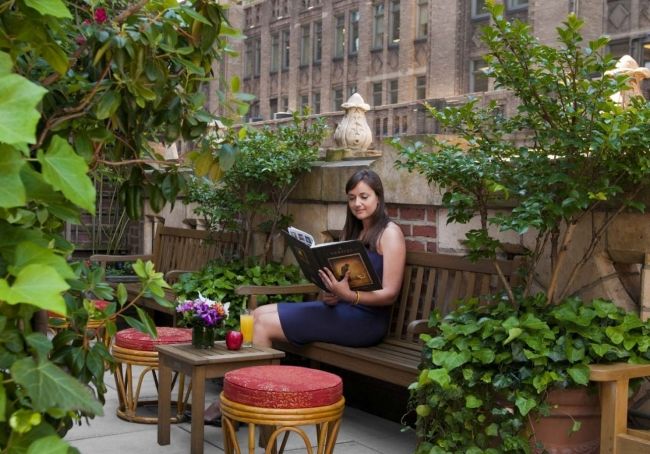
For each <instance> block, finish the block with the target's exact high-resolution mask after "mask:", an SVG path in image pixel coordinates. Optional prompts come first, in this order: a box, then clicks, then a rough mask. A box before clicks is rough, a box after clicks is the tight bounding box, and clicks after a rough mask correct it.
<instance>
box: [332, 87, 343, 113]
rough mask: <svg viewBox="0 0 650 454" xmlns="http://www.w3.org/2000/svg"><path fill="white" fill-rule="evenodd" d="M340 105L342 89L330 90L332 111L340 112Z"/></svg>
mask: <svg viewBox="0 0 650 454" xmlns="http://www.w3.org/2000/svg"><path fill="white" fill-rule="evenodd" d="M341 104H343V89H342V88H335V89H334V90H332V110H333V111H337V110H341V109H342V107H341Z"/></svg>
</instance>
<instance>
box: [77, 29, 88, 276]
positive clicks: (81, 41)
mask: <svg viewBox="0 0 650 454" xmlns="http://www.w3.org/2000/svg"><path fill="white" fill-rule="evenodd" d="M74 40H75V42H76V43H77V44H78V45H80V46H83V45H84V44H86V38H85V37H84V36H83V35H77V37H76V38H75V39H74ZM88 266H90V263H89V264H88Z"/></svg>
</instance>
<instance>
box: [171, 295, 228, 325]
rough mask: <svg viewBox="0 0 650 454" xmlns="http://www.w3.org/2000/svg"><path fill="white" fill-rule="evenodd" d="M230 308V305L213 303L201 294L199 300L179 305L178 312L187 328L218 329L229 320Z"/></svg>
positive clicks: (187, 301) (183, 302)
mask: <svg viewBox="0 0 650 454" xmlns="http://www.w3.org/2000/svg"><path fill="white" fill-rule="evenodd" d="M229 307H230V303H225V304H223V303H221V302H219V301H212V300H211V299H209V298H206V297H204V296H203V295H201V294H200V293H199V296H198V298H195V299H193V300H185V301H182V302H180V303H178V305H177V306H176V312H178V314H179V315H180V316H181V321H182V323H183V324H184V325H185V326H207V327H216V326H217V325H218V324H219V323H220V322H221V321H222V320H225V319H226V318H228V308H229Z"/></svg>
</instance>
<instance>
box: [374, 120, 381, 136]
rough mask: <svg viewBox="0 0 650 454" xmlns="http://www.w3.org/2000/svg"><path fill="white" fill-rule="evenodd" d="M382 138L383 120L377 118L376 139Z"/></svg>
mask: <svg viewBox="0 0 650 454" xmlns="http://www.w3.org/2000/svg"><path fill="white" fill-rule="evenodd" d="M379 136H381V118H375V137H379Z"/></svg>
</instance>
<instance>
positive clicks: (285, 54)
mask: <svg viewBox="0 0 650 454" xmlns="http://www.w3.org/2000/svg"><path fill="white" fill-rule="evenodd" d="M289 36H290V35H289V30H282V33H281V42H280V45H281V46H282V49H281V51H282V69H283V70H285V69H289V64H290V63H291V61H290V60H289V49H290V46H289V44H290V40H289Z"/></svg>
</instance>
